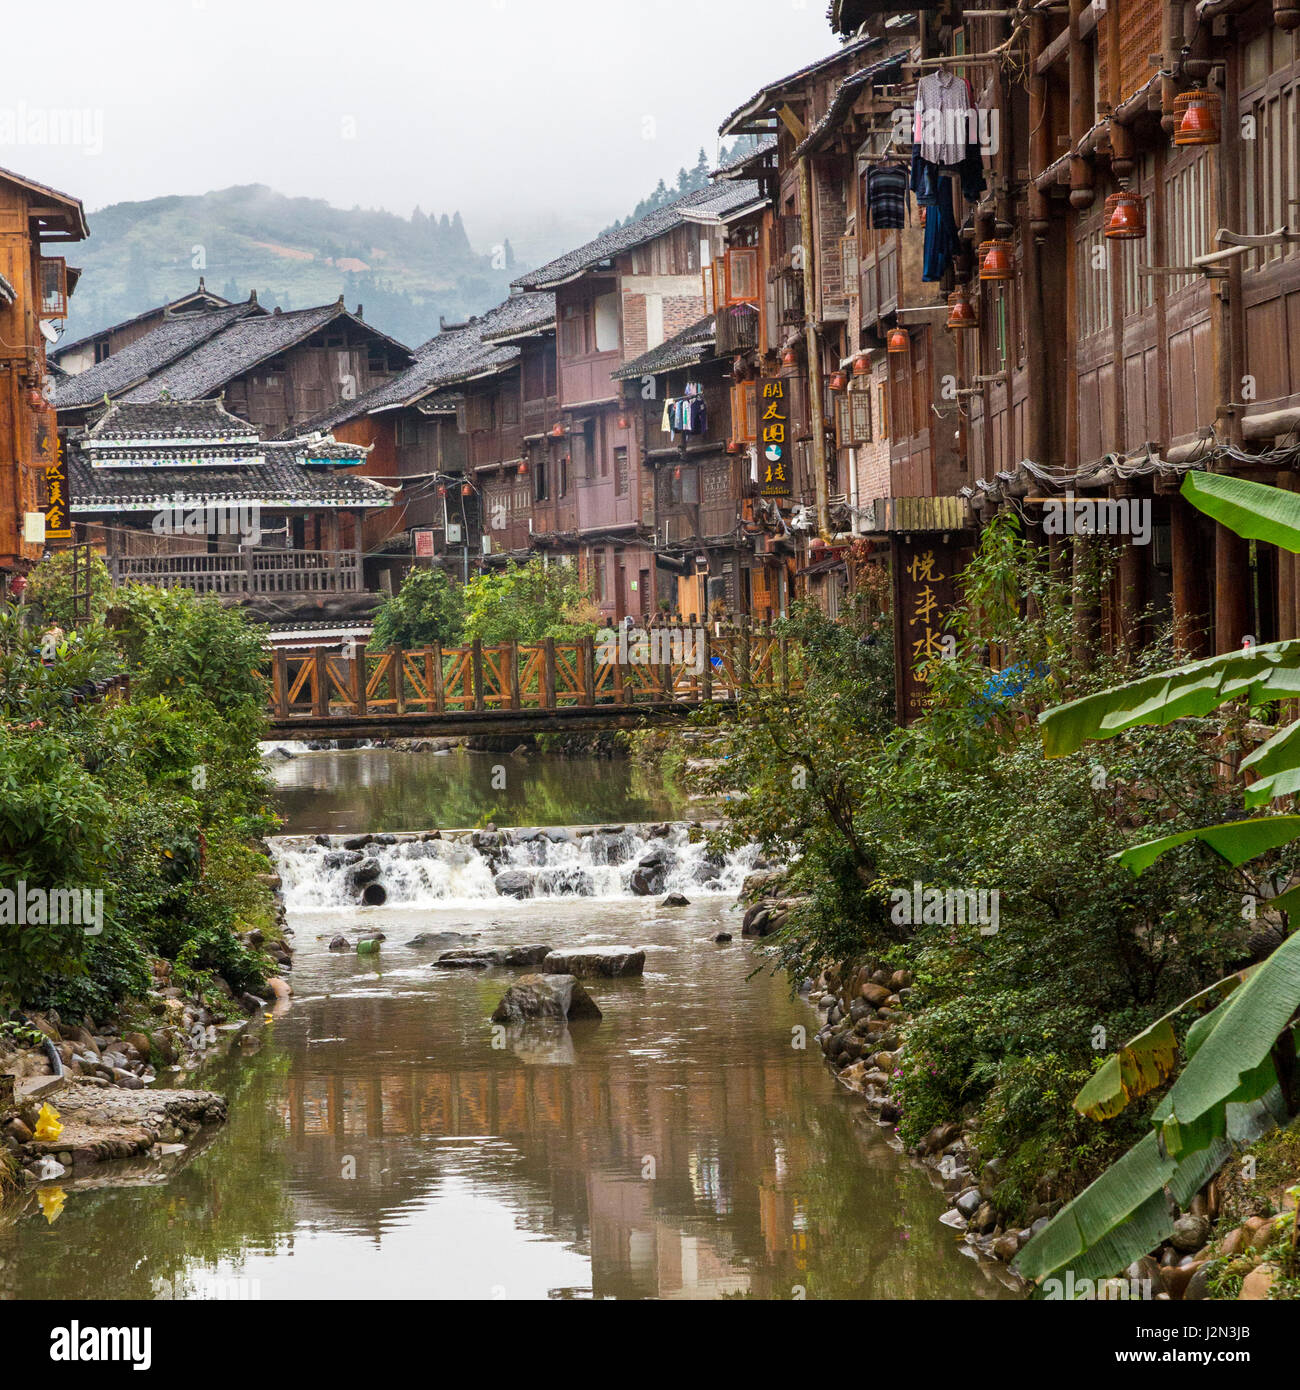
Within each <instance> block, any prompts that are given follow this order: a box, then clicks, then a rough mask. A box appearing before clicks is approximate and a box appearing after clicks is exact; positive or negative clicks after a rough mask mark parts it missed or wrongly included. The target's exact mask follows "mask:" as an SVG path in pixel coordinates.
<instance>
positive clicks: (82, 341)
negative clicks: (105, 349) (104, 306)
mask: <svg viewBox="0 0 1300 1390" xmlns="http://www.w3.org/2000/svg"><path fill="white" fill-rule="evenodd" d="M68 270H69V273H71V270H72V267H71V266H69V267H68ZM200 297H202V298H204V299H211V300H215V301H216V302H215V303H214V304H212V305H210V306H209V308H211V309H224V308H226V307H228V306H229V304H230V301H229V300H228V299H223V298H222V297H221V296H220V295H219V294H213V293H212V291H211V290H210V289H208V288H207V286H206V285H205V284H204V283H203V280H202V278H200V279H199V285H198V288H197V289H194V290H190V291H189V292H188V293H187V294H183V295H181V296H180V298H179V299H173V300H172V301H171V302H170V303H168V304H159V305H156V306H155V307H154V308H152V309H146V310H145V311H144V312H143V313H141V314H133V315H132V316H131V317H130V318H129V319H123V320H122V322H121V323H114V324H111V325H110V326H109V327H108V328H100V329H97V330H96V331H95V332H94V333H87V334H86V335H85V337H84V338H74V339H73V340H72V341H71V342H68V343H64V342H60V343H59V345H58V347H56V348H55V349H54V350H53V351H52V352H50V353H47V354H46V355H47V356H48V357H51V358H59V357H63V356H65V355H66V354H67V353H69V352H75V351H76V350H77V349H78V348H82V347H85V346H86V345H87V344H88V343H93V342H94V341H95V339H96V338H103V337H105V336H107V335H108V334H109V333H117V332H119V331H120V330H121V329H123V328H130V327H131V325H132V324H133V323H139V322H140V321H141V320H142V319H147V318H152V317H153V315H154V314H156V313H158V312H160V311H161V312H162V314H163V316H164V317H166V316H167V315H169V314H170V315H176V311H177V310H178V309H180V308H181V306H182V305H185V304H188V303H189V302H190V301H191V300H194V299H198V298H200ZM185 312H187V313H195V314H197V313H206V312H208V310H206V309H190V310H186V311H185Z"/></svg>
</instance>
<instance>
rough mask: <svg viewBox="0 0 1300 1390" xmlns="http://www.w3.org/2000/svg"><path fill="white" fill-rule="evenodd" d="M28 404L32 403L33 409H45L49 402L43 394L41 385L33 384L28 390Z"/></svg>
mask: <svg viewBox="0 0 1300 1390" xmlns="http://www.w3.org/2000/svg"><path fill="white" fill-rule="evenodd" d="M27 404H28V405H30V406H31V408H32V409H33V410H44V409H45V407H46V406H47V405H48V404H49V402H48V401H47V400H46V399H45V397H44V396H43V395H42V394H41V388H40V387H39V386H33V387H32V388H31V389H30V390H29V391H28V392H27Z"/></svg>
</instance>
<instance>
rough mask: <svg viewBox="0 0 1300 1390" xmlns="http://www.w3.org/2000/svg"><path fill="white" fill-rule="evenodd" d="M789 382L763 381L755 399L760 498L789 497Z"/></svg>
mask: <svg viewBox="0 0 1300 1390" xmlns="http://www.w3.org/2000/svg"><path fill="white" fill-rule="evenodd" d="M788 386H789V383H788V382H785V381H781V380H778V381H765V382H763V384H762V390H761V392H760V393H759V402H758V491H759V494H760V495H761V496H763V497H789V496H790V494H791V492H792V491H793V489H792V487H791V480H790V460H791V454H790V405H789V399H788V394H787V392H788Z"/></svg>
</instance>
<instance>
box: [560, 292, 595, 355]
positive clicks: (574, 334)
mask: <svg viewBox="0 0 1300 1390" xmlns="http://www.w3.org/2000/svg"><path fill="white" fill-rule="evenodd" d="M587 307H588V306H587V305H586V304H585V303H579V304H565V305H564V306H563V307H562V308H561V310H560V321H559V339H560V342H559V348H560V356H561V357H585V356H586V355H587V353H588V350H589V349H588V346H587V343H588V322H587Z"/></svg>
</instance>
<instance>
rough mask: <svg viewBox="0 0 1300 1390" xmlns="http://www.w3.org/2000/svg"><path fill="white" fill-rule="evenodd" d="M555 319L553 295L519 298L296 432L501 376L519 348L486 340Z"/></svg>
mask: <svg viewBox="0 0 1300 1390" xmlns="http://www.w3.org/2000/svg"><path fill="white" fill-rule="evenodd" d="M554 319H555V296H554V295H553V294H517V295H511V297H510V298H509V299H507V300H505V301H504V303H501V304H498V305H497V306H496V307H495V308H493V309H489V310H488V311H487V313H486V314H484V315H483V316H482V318H477V319H471V320H470V321H469V323H467V324H465V325H463V326H461V327H458V328H448V329H446V330H445V331H444V332H442V333H439V334H437V335H436V336H435V337H433V338H430V339H429V341H428V342H427V343H422V344H421V345H420V346H419V347H418V348H416V350H415V361H414V362H413V363H412V364H411V365H410V366H409V367H407V369H406V370H405V371H404V372H400V373H399V374H398V375H397V376H395V377H390V378H389V379H388V380H387V381H384V382H381V383H380V384H379V385H378V386H375V387H372V388H371V390H369V391H367V392H366V393H365V394H364V395H361V396H358V397H357V398H356V400H352V401H340V402H339V403H338V404H337V405H333V406H331V407H330V408H329V409H328V410H327V411H324V412H323V413H322V414H320V415H317V416H315V417H314V418H313V419H311V420H308V421H306V422H305V423H304V424H301V425H298V426H296V427H295V428H296V429H298V430H300V431H301V430H304V429H333V428H334V426H335V425H340V424H342V423H343V422H344V421H345V420H355V419H357V418H358V417H359V416H362V415H371V414H375V413H376V412H378V411H382V410H396V409H399V408H400V407H402V406H408V405H414V404H415V403H416V402H417V401H420V400H422V399H423V398H424V397H426V396H428V395H429V394H430V393H431V392H434V391H441V390H443V388H445V387H448V386H451V385H454V384H455V383H456V382H460V381H467V380H469V379H470V378H471V377H475V376H482V375H483V374H484V373H486V372H491V371H500V370H502V369H504V368H506V367H509V366H512V365H513V364H514V363H515V362H517V361H518V360H519V357H520V352H519V349H518V348H517V347H511V346H509V344H508V343H506V342H501V343H496V342H493V341H485V339H488V338H490V337H496V336H500V337H501V338H503V339H504V338H508V337H510V336H519V335H521V334H523V333H528V332H533V331H536V330H537V329H539V328H542V327H544V326H545V325H546V324H548V323H551V322H553V321H554Z"/></svg>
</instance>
